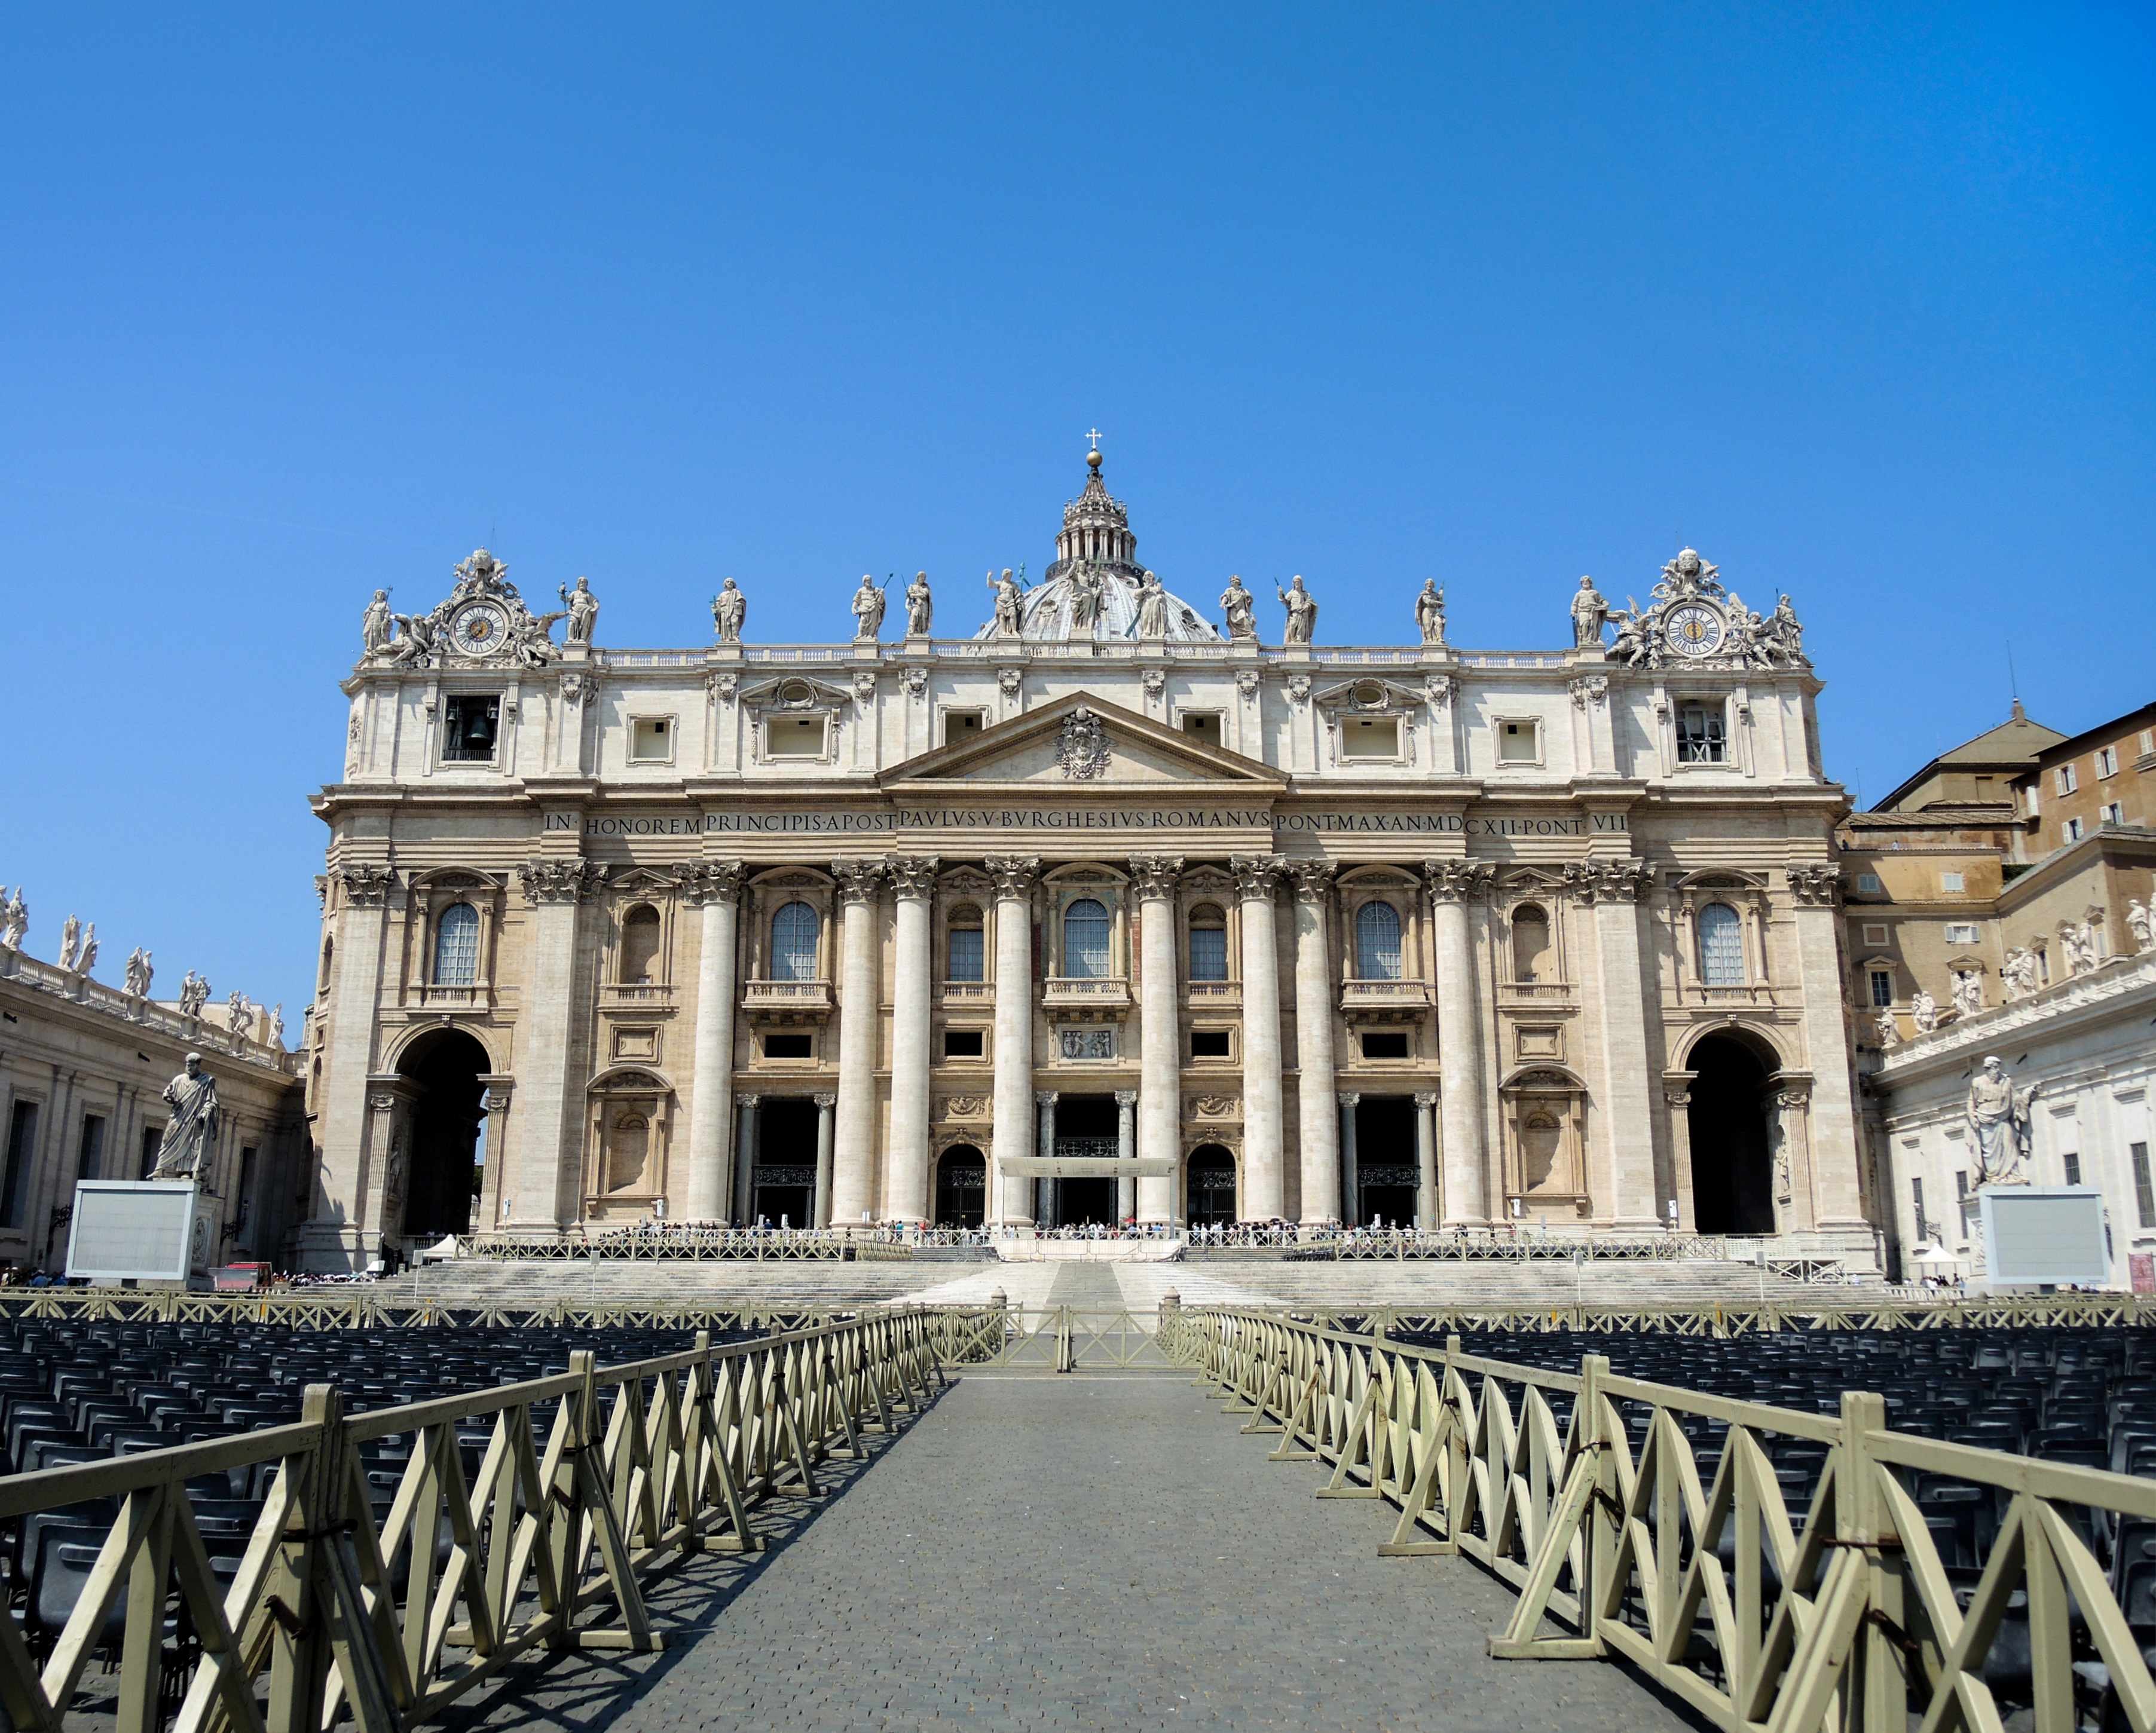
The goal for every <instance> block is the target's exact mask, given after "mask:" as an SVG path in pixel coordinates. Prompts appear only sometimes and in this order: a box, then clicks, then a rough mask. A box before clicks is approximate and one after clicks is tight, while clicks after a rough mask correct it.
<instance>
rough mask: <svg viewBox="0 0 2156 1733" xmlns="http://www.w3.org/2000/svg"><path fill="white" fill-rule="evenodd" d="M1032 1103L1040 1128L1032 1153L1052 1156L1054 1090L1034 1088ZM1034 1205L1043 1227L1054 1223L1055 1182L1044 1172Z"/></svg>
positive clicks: (1037, 1218)
mask: <svg viewBox="0 0 2156 1733" xmlns="http://www.w3.org/2000/svg"><path fill="white" fill-rule="evenodd" d="M1033 1105H1034V1108H1035V1110H1038V1112H1039V1115H1040V1130H1039V1131H1038V1132H1037V1133H1036V1134H1035V1136H1034V1145H1033V1148H1034V1154H1035V1155H1038V1156H1043V1157H1052V1156H1054V1155H1055V1090H1034V1092H1033ZM1034 1207H1035V1209H1036V1210H1037V1211H1038V1214H1037V1215H1036V1217H1035V1219H1036V1220H1038V1221H1039V1223H1041V1224H1042V1225H1043V1226H1044V1227H1052V1226H1054V1225H1055V1180H1054V1179H1052V1178H1051V1177H1050V1176H1048V1175H1047V1174H1045V1173H1044V1174H1043V1175H1041V1177H1040V1197H1039V1202H1038V1203H1037V1204H1036V1205H1035V1206H1034Z"/></svg>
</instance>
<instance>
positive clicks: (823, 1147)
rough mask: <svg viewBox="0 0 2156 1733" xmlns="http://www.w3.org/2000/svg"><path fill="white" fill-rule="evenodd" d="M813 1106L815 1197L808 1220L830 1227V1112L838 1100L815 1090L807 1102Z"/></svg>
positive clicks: (832, 1139)
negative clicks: (810, 1101)
mask: <svg viewBox="0 0 2156 1733" xmlns="http://www.w3.org/2000/svg"><path fill="white" fill-rule="evenodd" d="M808 1099H809V1100H812V1101H814V1103H815V1104H816V1197H815V1202H814V1203H812V1204H811V1205H810V1206H809V1211H808V1213H809V1216H810V1218H811V1220H812V1221H813V1223H814V1225H815V1226H817V1227H819V1228H828V1227H829V1226H830V1225H831V1169H832V1166H833V1154H832V1150H833V1145H834V1143H835V1141H836V1136H835V1131H834V1123H835V1121H836V1120H837V1118H838V1115H837V1113H836V1112H835V1111H834V1109H836V1108H837V1106H838V1105H839V1098H838V1097H837V1096H836V1095H832V1094H830V1093H829V1092H828V1091H822V1090H819V1092H818V1093H817V1094H815V1095H811V1096H810V1097H809V1098H808Z"/></svg>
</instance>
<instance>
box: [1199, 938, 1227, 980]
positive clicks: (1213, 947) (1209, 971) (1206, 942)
mask: <svg viewBox="0 0 2156 1733" xmlns="http://www.w3.org/2000/svg"><path fill="white" fill-rule="evenodd" d="M1190 978H1191V979H1192V980H1193V981H1225V980H1226V979H1227V978H1228V930H1227V928H1225V927H1224V926H1193V928H1191V930H1190Z"/></svg>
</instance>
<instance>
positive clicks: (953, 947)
mask: <svg viewBox="0 0 2156 1733" xmlns="http://www.w3.org/2000/svg"><path fill="white" fill-rule="evenodd" d="M943 978H944V979H945V980H946V981H985V980H987V979H988V945H987V941H986V939H985V938H984V936H983V931H982V925H981V911H980V910H978V909H976V908H974V907H973V906H972V905H966V906H964V907H962V908H957V909H953V910H952V911H951V937H950V954H949V956H948V957H947V962H946V967H945V970H944V975H943Z"/></svg>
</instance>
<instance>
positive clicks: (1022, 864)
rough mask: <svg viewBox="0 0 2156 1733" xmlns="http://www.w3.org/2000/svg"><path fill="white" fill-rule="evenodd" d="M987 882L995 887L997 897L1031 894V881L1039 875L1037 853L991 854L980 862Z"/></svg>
mask: <svg viewBox="0 0 2156 1733" xmlns="http://www.w3.org/2000/svg"><path fill="white" fill-rule="evenodd" d="M981 868H982V870H983V871H984V872H986V873H987V874H988V882H989V883H990V884H993V885H994V886H995V888H996V895H998V896H999V897H1024V896H1030V895H1032V894H1033V881H1034V879H1038V878H1039V876H1040V857H1039V855H1038V854H991V855H990V856H989V857H988V859H986V860H984V861H983V862H982V863H981Z"/></svg>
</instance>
